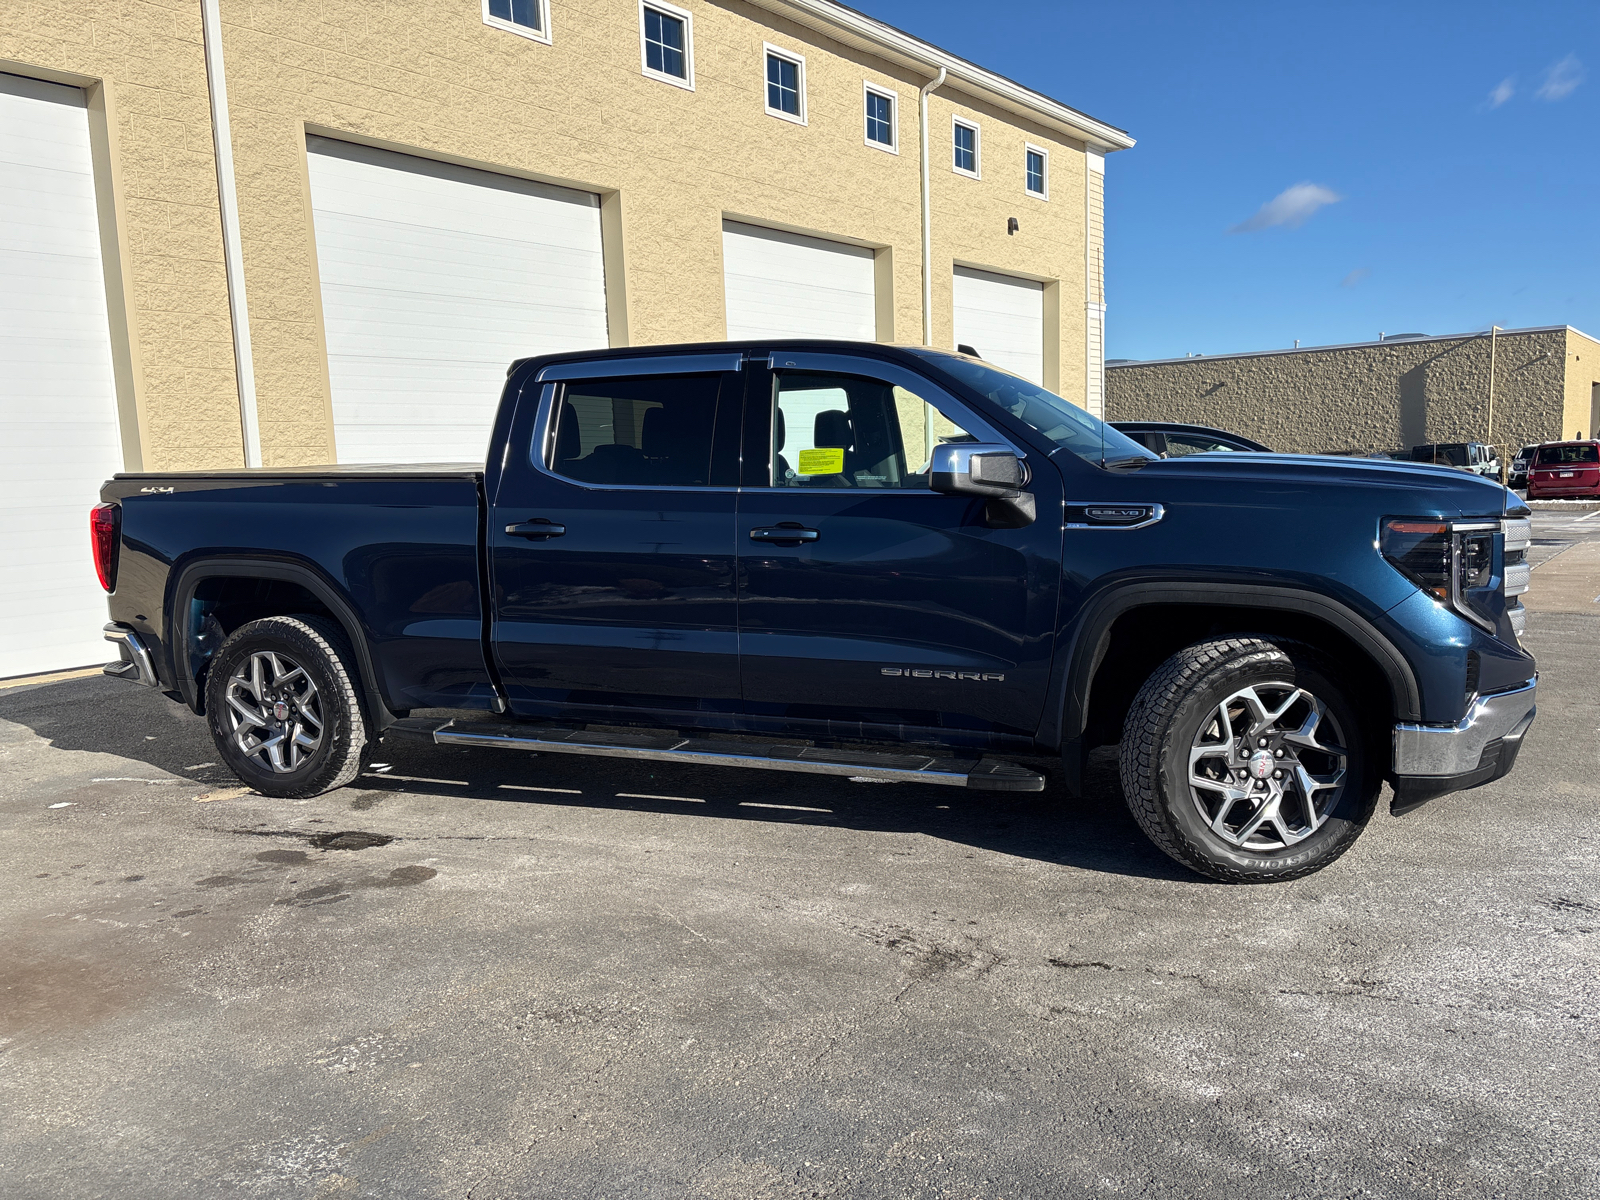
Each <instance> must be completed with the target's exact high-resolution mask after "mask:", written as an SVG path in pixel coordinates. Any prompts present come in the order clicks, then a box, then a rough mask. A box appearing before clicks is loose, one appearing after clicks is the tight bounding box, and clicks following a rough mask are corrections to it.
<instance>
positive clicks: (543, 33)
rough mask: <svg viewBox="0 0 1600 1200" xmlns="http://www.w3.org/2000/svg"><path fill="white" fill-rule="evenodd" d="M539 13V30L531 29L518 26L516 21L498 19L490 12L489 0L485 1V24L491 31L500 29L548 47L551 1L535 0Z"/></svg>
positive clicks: (549, 42) (549, 40)
mask: <svg viewBox="0 0 1600 1200" xmlns="http://www.w3.org/2000/svg"><path fill="white" fill-rule="evenodd" d="M533 3H534V5H535V6H536V7H537V9H538V12H539V28H538V29H530V28H528V26H526V25H518V24H517V23H516V22H515V21H508V20H506V19H505V18H504V17H496V16H493V15H491V14H490V12H489V0H483V23H484V24H485V25H487V26H488V27H489V28H490V29H498V30H500V31H501V32H502V33H514V34H516V35H517V36H518V37H525V38H527V39H528V40H529V41H530V42H541V43H543V44H544V45H546V46H548V45H550V44H551V38H550V0H533Z"/></svg>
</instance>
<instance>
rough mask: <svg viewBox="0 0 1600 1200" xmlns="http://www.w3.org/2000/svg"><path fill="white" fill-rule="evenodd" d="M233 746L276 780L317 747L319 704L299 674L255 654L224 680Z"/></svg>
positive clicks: (266, 654)
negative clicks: (230, 676)
mask: <svg viewBox="0 0 1600 1200" xmlns="http://www.w3.org/2000/svg"><path fill="white" fill-rule="evenodd" d="M226 697H227V701H228V721H229V725H230V731H231V736H232V737H233V744H234V745H235V746H237V747H238V749H239V752H240V753H241V754H243V755H244V756H245V757H246V758H253V759H255V760H257V763H258V765H259V766H261V767H262V768H264V769H266V770H270V771H275V772H277V773H278V774H286V773H288V772H290V771H295V770H298V769H299V768H300V767H302V766H303V765H305V761H306V759H308V758H310V757H311V755H313V754H315V753H316V750H317V747H318V746H319V745H321V744H322V698H321V697H320V696H319V695H318V694H317V685H316V684H315V683H313V682H312V681H311V676H309V675H307V674H306V671H305V668H304V667H302V666H300V665H299V664H298V663H296V662H295V661H294V660H293V659H290V658H287V657H285V656H284V655H282V654H277V653H274V652H273V651H271V650H257V651H256V652H255V653H253V654H251V655H250V657H249V659H248V660H247V661H245V662H243V663H240V664H239V669H238V670H237V671H235V672H234V673H233V676H232V678H230V679H229V680H228V690H227V693H226Z"/></svg>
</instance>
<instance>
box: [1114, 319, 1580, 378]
mask: <svg viewBox="0 0 1600 1200" xmlns="http://www.w3.org/2000/svg"><path fill="white" fill-rule="evenodd" d="M1558 329H1560V330H1566V331H1568V332H1570V333H1575V334H1577V335H1578V336H1579V337H1585V338H1589V340H1590V341H1591V342H1594V341H1600V338H1593V337H1589V335H1588V334H1587V333H1584V332H1583V330H1581V329H1577V328H1574V327H1573V326H1571V325H1530V326H1528V328H1526V329H1502V330H1501V331H1500V336H1501V337H1513V336H1515V335H1517V334H1519V333H1554V332H1556V330H1558ZM1488 336H1489V331H1488V330H1487V329H1484V330H1481V331H1479V332H1475V333H1436V334H1429V335H1428V336H1427V337H1416V338H1394V339H1392V340H1387V341H1381V342H1380V341H1370V342H1338V343H1335V344H1334V345H1331V346H1290V347H1288V348H1287V349H1284V350H1241V351H1239V352H1237V353H1235V354H1192V355H1188V356H1186V357H1184V358H1139V359H1131V360H1129V361H1127V362H1108V363H1106V370H1108V371H1120V370H1123V369H1124V368H1127V367H1157V366H1166V365H1168V364H1170V363H1198V362H1215V361H1216V360H1217V359H1219V358H1226V359H1234V358H1272V357H1275V356H1277V355H1280V354H1323V353H1326V352H1327V351H1329V350H1360V349H1365V348H1367V347H1371V346H1415V345H1418V344H1420V343H1422V342H1465V341H1469V340H1470V339H1472V338H1486V337H1488Z"/></svg>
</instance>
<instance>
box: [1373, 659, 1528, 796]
mask: <svg viewBox="0 0 1600 1200" xmlns="http://www.w3.org/2000/svg"><path fill="white" fill-rule="evenodd" d="M1538 688H1539V680H1538V677H1537V676H1535V677H1534V678H1533V679H1530V680H1529V681H1528V682H1527V683H1526V684H1524V685H1523V686H1522V687H1519V688H1517V689H1515V690H1514V691H1509V692H1497V693H1496V694H1495V695H1493V696H1480V697H1479V698H1478V699H1477V700H1475V701H1474V702H1473V704H1472V707H1471V708H1470V709H1469V710H1468V711H1467V715H1466V716H1465V717H1463V718H1461V720H1460V721H1458V722H1456V723H1455V724H1454V725H1396V726H1395V727H1394V778H1393V783H1394V799H1393V800H1392V801H1391V802H1390V811H1392V812H1393V813H1395V815H1396V816H1399V815H1401V814H1403V813H1408V812H1410V811H1411V810H1412V809H1414V808H1417V807H1418V806H1419V805H1421V804H1424V803H1426V802H1427V801H1429V800H1432V799H1433V798H1434V797H1436V796H1444V795H1448V794H1449V793H1451V792H1461V791H1465V790H1466V789H1467V788H1474V787H1477V786H1478V785H1479V784H1484V783H1492V782H1494V781H1495V780H1496V779H1500V778H1502V777H1503V776H1505V775H1506V774H1507V773H1508V772H1510V770H1511V768H1512V766H1513V765H1515V763H1516V761H1517V754H1518V752H1519V751H1520V750H1521V749H1522V737H1523V735H1524V734H1525V733H1527V732H1528V727H1529V726H1531V725H1532V724H1533V717H1534V714H1535V713H1536V712H1537V711H1538V710H1537V708H1536V707H1535V706H1534V699H1535V697H1536V695H1537V693H1538Z"/></svg>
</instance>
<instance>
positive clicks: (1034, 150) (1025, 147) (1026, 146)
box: [1022, 142, 1050, 201]
mask: <svg viewBox="0 0 1600 1200" xmlns="http://www.w3.org/2000/svg"><path fill="white" fill-rule="evenodd" d="M1029 154H1037V155H1039V157H1041V158H1043V159H1044V190H1043V191H1041V192H1036V191H1034V190H1033V189H1032V188H1031V187H1029V186H1028V155H1029ZM1022 190H1023V191H1025V192H1026V193H1027V194H1028V195H1030V196H1032V197H1033V198H1034V199H1035V200H1046V201H1048V200H1049V199H1050V151H1048V150H1046V149H1045V148H1044V147H1043V146H1035V145H1034V144H1033V143H1032V142H1024V143H1022Z"/></svg>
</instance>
